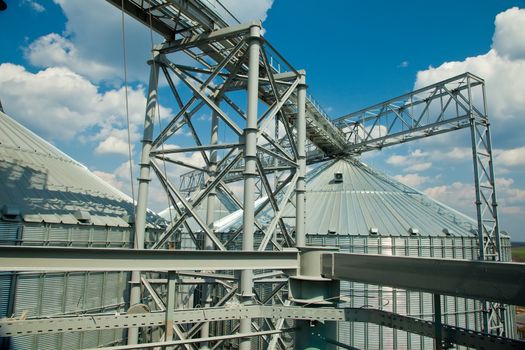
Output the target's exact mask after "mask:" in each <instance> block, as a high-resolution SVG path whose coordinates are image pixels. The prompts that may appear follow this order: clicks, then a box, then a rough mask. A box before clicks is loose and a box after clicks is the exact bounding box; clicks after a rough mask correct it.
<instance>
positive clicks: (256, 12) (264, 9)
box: [209, 0, 273, 24]
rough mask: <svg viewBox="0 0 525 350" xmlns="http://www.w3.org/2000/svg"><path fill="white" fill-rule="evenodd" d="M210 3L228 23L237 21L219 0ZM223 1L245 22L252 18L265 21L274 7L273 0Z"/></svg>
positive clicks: (222, 0) (240, 20)
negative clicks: (227, 12) (223, 7)
mask: <svg viewBox="0 0 525 350" xmlns="http://www.w3.org/2000/svg"><path fill="white" fill-rule="evenodd" d="M209 3H210V5H211V6H213V7H214V8H215V9H216V10H217V12H218V13H220V14H221V15H222V17H223V18H224V19H225V20H226V21H227V22H228V23H230V24H233V23H236V22H235V21H234V20H233V19H231V16H229V15H228V14H226V12H225V11H224V10H223V9H222V7H221V6H220V5H219V4H218V3H217V1H215V0H211V1H210V2H209ZM221 3H222V4H223V5H224V6H225V7H226V8H227V9H228V10H229V11H230V12H231V13H232V14H233V15H234V16H235V17H236V18H237V19H238V20H239V22H241V23H244V22H248V21H251V20H261V21H264V20H265V19H266V17H267V16H268V11H269V10H270V8H271V7H272V4H273V0H255V1H253V0H252V1H246V0H221Z"/></svg>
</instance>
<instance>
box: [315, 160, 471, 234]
mask: <svg viewBox="0 0 525 350" xmlns="http://www.w3.org/2000/svg"><path fill="white" fill-rule="evenodd" d="M306 208H307V216H306V230H307V233H317V234H323V233H327V234H333V233H337V234H366V235H368V234H375V233H378V234H382V235H411V234H412V235H415V234H421V235H452V236H464V235H468V236H471V235H474V232H473V229H474V228H475V225H476V223H475V221H474V220H473V219H471V218H469V217H468V216H466V215H464V214H462V213H460V212H458V211H456V210H454V209H452V208H450V207H448V206H446V205H444V204H442V203H439V202H437V201H435V200H433V199H431V198H430V197H428V196H427V195H425V194H423V193H421V192H419V191H417V190H415V189H413V188H411V187H409V186H406V185H404V184H402V183H400V182H399V181H396V180H394V179H393V178H391V177H389V176H387V175H385V174H382V173H381V172H379V171H377V170H375V169H373V168H371V167H369V166H367V165H366V164H364V163H362V162H360V161H359V160H357V159H352V158H347V159H337V160H334V161H330V162H328V163H326V164H323V165H321V166H319V167H318V168H317V169H314V170H313V171H312V172H310V173H309V174H308V177H307V194H306Z"/></svg>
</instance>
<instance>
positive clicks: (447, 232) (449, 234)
mask: <svg viewBox="0 0 525 350" xmlns="http://www.w3.org/2000/svg"><path fill="white" fill-rule="evenodd" d="M443 233H444V234H445V235H447V236H452V234H453V233H454V231H452V230H449V229H448V228H444V229H443Z"/></svg>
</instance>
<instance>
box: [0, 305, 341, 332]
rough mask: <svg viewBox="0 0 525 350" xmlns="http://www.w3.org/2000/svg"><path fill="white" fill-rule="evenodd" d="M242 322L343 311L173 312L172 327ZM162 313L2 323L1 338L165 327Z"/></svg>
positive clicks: (328, 316)
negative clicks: (173, 325) (243, 320)
mask: <svg viewBox="0 0 525 350" xmlns="http://www.w3.org/2000/svg"><path fill="white" fill-rule="evenodd" d="M241 318H272V319H280V318H291V319H299V320H311V321H325V320H329V321H344V319H345V314H344V310H343V309H335V308H304V307H298V306H262V305H252V306H243V307H220V308H200V309H187V310H175V311H173V323H174V324H184V323H198V322H205V321H212V322H213V321H225V320H238V319H241ZM165 322H166V317H165V312H163V311H162V312H150V313H144V314H119V315H115V314H112V315H107V314H97V315H84V316H71V317H46V318H35V319H27V320H17V319H1V320H0V337H12V336H19V335H31V334H47V333H64V332H79V331H91V330H102V329H116V328H128V327H152V326H163V325H165Z"/></svg>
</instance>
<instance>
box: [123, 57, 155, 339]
mask: <svg viewBox="0 0 525 350" xmlns="http://www.w3.org/2000/svg"><path fill="white" fill-rule="evenodd" d="M158 59H159V52H158V51H153V60H152V61H150V62H148V63H149V64H150V75H149V86H148V99H147V103H146V114H145V117H144V136H143V139H142V155H141V158H140V175H139V178H138V181H139V190H138V198H137V207H136V209H135V215H136V217H135V242H134V245H135V249H144V235H145V231H146V210H147V205H148V188H149V182H150V181H151V179H150V151H151V143H152V142H153V127H154V124H155V115H156V113H157V86H158V77H159V63H158ZM139 302H140V271H133V272H132V273H131V291H130V295H129V304H130V306H132V305H134V304H137V303H139ZM138 338H139V329H138V328H129V330H128V344H129V345H132V344H137V343H138Z"/></svg>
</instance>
